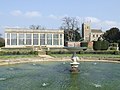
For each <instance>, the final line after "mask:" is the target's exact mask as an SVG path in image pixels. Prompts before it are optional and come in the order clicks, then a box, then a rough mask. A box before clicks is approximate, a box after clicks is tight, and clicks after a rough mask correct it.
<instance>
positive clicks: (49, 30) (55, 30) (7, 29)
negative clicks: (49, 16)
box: [5, 28, 64, 33]
mask: <svg viewBox="0 0 120 90" xmlns="http://www.w3.org/2000/svg"><path fill="white" fill-rule="evenodd" d="M14 32H16V33H44V32H46V33H47V32H49V33H64V30H60V29H41V30H34V29H28V28H6V29H5V33H14Z"/></svg>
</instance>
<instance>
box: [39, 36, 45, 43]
mask: <svg viewBox="0 0 120 90" xmlns="http://www.w3.org/2000/svg"><path fill="white" fill-rule="evenodd" d="M40 45H45V34H40Z"/></svg>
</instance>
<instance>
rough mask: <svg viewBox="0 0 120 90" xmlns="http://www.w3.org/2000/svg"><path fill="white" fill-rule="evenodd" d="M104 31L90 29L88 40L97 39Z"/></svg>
mask: <svg viewBox="0 0 120 90" xmlns="http://www.w3.org/2000/svg"><path fill="white" fill-rule="evenodd" d="M103 34H104V33H103V32H102V30H100V29H91V34H90V41H97V40H98V38H99V37H100V36H101V35H103Z"/></svg>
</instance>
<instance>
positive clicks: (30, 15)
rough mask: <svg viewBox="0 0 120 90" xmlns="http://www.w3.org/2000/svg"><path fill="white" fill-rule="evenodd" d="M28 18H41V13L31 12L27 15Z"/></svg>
mask: <svg viewBox="0 0 120 90" xmlns="http://www.w3.org/2000/svg"><path fill="white" fill-rule="evenodd" d="M25 16H27V17H41V13H40V12H38V11H29V12H26V13H25Z"/></svg>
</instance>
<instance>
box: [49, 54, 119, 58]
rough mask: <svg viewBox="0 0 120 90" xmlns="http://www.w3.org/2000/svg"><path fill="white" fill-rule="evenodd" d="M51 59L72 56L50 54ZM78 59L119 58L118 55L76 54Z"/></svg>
mask: <svg viewBox="0 0 120 90" xmlns="http://www.w3.org/2000/svg"><path fill="white" fill-rule="evenodd" d="M51 56H53V57H71V56H72V54H51ZM77 56H79V57H97V58H101V57H102V58H120V55H113V54H77Z"/></svg>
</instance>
